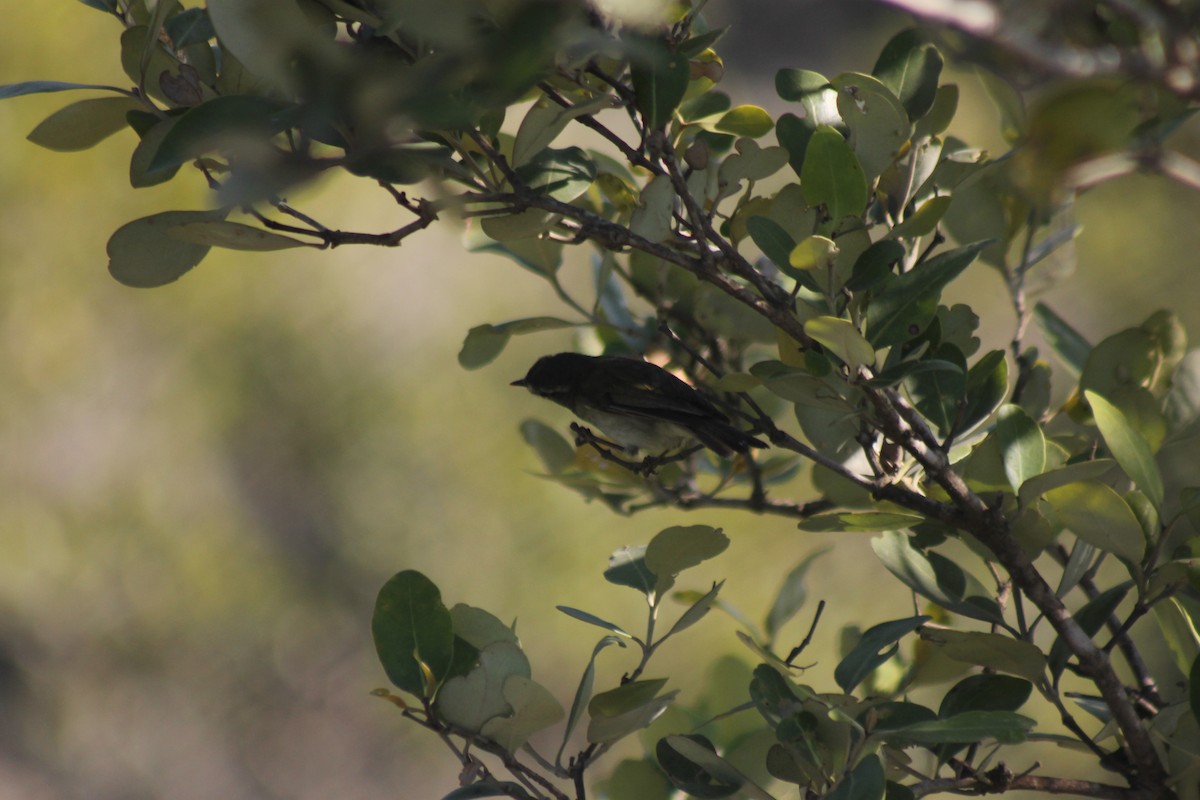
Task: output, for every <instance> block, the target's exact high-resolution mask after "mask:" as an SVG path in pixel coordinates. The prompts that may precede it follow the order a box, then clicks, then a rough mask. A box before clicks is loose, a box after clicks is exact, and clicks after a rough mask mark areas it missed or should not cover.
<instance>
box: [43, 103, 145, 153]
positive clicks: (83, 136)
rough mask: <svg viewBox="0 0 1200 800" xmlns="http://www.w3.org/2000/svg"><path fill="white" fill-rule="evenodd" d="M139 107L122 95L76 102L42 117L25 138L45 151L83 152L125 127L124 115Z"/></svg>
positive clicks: (139, 107) (126, 121)
mask: <svg viewBox="0 0 1200 800" xmlns="http://www.w3.org/2000/svg"><path fill="white" fill-rule="evenodd" d="M141 108H143V106H142V104H141V103H139V102H138V101H137V100H135V99H133V98H132V97H126V96H122V97H97V98H93V99H91V100H79V101H77V102H74V103H72V104H71V105H69V106H64V107H63V108H60V109H59V110H58V111H55V112H54V113H53V114H51V115H50V116H48V117H46V118H45V119H44V120H42V121H41V122H40V123H38V126H37V127H36V128H34V129H33V130H32V131H30V132H29V136H27V137H26V138H27V139H29V141H31V142H33V143H34V144H36V145H38V146H40V147H45V148H46V149H47V150H56V151H58V152H73V151H77V150H87V149H88V148H89V147H94V146H95V145H97V144H99V143H100V142H102V141H104V140H105V139H107V138H108V137H109V136H112V135H113V134H114V133H116V132H117V131H119V130H121V129H122V128H125V127H127V126H128V124H129V123H128V120H127V119H126V114H128V113H129V112H130V111H137V110H139V109H141Z"/></svg>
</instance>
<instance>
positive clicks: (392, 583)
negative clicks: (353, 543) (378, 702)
mask: <svg viewBox="0 0 1200 800" xmlns="http://www.w3.org/2000/svg"><path fill="white" fill-rule="evenodd" d="M371 631H372V634H373V635H374V638H375V651H376V653H377V654H378V655H379V660H380V662H381V663H382V664H383V668H384V670H385V671H386V672H387V676H388V679H389V680H390V681H391V682H392V683H394V684H395V685H396V686H397V687H399V688H400V689H403V690H404V691H406V692H409V693H410V694H414V695H416V696H417V697H429V696H431V695H432V693H433V690H434V689H435V688H436V686H437V682H438V681H440V680H441V678H442V676H444V675H445V673H446V670H447V669H448V668H449V666H450V660H451V658H452V656H453V649H454V630H453V626H452V623H451V620H450V611H449V610H448V609H447V608H446V606H445V605H443V604H442V593H441V592H440V591H439V590H438V588H437V586H436V585H434V583H433V582H432V581H431V580H429V578H426V577H425V576H424V575H422V574H421V573H420V572H417V571H416V570H405V571H404V572H399V573H397V574H396V575H393V576H392V578H391V579H390V580H388V582H387V583H385V584H384V585H383V588H382V589H380V590H379V595H378V597H377V598H376V600H375V613H374V615H373V616H372V618H371ZM425 670H428V672H429V673H430V674H431V675H432V677H433V680H434V685H433V686H430V685H427V683H426V681H427V677H426V674H425Z"/></svg>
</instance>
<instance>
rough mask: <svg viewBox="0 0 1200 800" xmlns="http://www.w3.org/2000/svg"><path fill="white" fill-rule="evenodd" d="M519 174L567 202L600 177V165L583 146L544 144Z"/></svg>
mask: <svg viewBox="0 0 1200 800" xmlns="http://www.w3.org/2000/svg"><path fill="white" fill-rule="evenodd" d="M517 174H518V175H520V176H521V178H522V179H523V180H524V181H525V183H527V184H528V185H529V187H530V188H531V189H535V190H537V191H539V192H541V193H543V194H547V195H549V196H550V197H553V198H554V199H556V200H561V201H562V202H564V203H571V202H574V201H575V200H576V199H577V198H578V197H579V196H580V195H581V194H583V193H584V192H586V191H587V190H588V187H589V186H591V185H592V181H594V180H595V179H596V165H595V164H594V163H593V162H592V159H591V158H590V157H589V156H588V154H587V153H586V152H585V151H584V150H583V149H581V148H579V147H565V148H563V149H561V150H556V149H554V148H551V147H547V148H544V149H543V150H541V151H540V152H538V153H537V155H535V156H534V157H533V158H531V159H530V161H529V163H527V164H525V165H524V166H522V167H520V168H519V169H518V170H517Z"/></svg>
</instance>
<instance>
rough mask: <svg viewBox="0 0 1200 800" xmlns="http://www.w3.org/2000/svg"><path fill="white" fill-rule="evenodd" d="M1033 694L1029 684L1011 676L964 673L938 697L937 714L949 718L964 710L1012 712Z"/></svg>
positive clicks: (942, 717) (1031, 685) (1031, 686)
mask: <svg viewBox="0 0 1200 800" xmlns="http://www.w3.org/2000/svg"><path fill="white" fill-rule="evenodd" d="M1032 693H1033V684H1031V683H1030V682H1029V681H1027V680H1024V679H1023V678H1014V677H1013V676H1011V675H993V674H983V675H968V676H967V677H965V678H963V679H962V680H961V681H959V682H958V683H956V684H955V685H954V686H953V687H951V689H950V691H948V692H946V694H945V696H944V697H943V698H942V705H941V707H940V708H938V717H940V718H941V719H950V718H951V717H954V716H957V715H958V714H962V713H965V712H967V711H1016V710H1017V709H1018V708H1020V707H1021V706H1023V705H1025V701H1026V700H1028V699H1029V696H1030V695H1031V694H1032Z"/></svg>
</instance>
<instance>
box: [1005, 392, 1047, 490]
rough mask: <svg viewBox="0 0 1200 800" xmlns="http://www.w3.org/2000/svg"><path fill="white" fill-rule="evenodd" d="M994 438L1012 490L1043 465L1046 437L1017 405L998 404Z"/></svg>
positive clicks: (1044, 464) (1040, 469) (1044, 461)
mask: <svg viewBox="0 0 1200 800" xmlns="http://www.w3.org/2000/svg"><path fill="white" fill-rule="evenodd" d="M996 442H997V444H999V446H1000V453H1001V455H1002V457H1003V459H1004V474H1005V476H1006V477H1007V478H1008V483H1009V485H1010V486H1012V488H1013V491H1016V490H1018V489H1020V488H1021V485H1022V484H1023V483H1025V481H1026V480H1028V479H1029V478H1032V477H1033V476H1034V475H1040V474H1041V472H1042V470H1043V469H1044V468H1045V466H1046V439H1045V437H1044V436H1043V435H1042V429H1041V427H1039V426H1038V424H1037V422H1035V421H1034V420H1033V419H1032V418H1031V417H1030V416H1029V415H1028V414H1026V413H1025V410H1024V409H1023V408H1021V407H1020V406H1014V405H1006V406H1001V408H1000V413H999V414H998V415H997V417H996Z"/></svg>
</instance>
